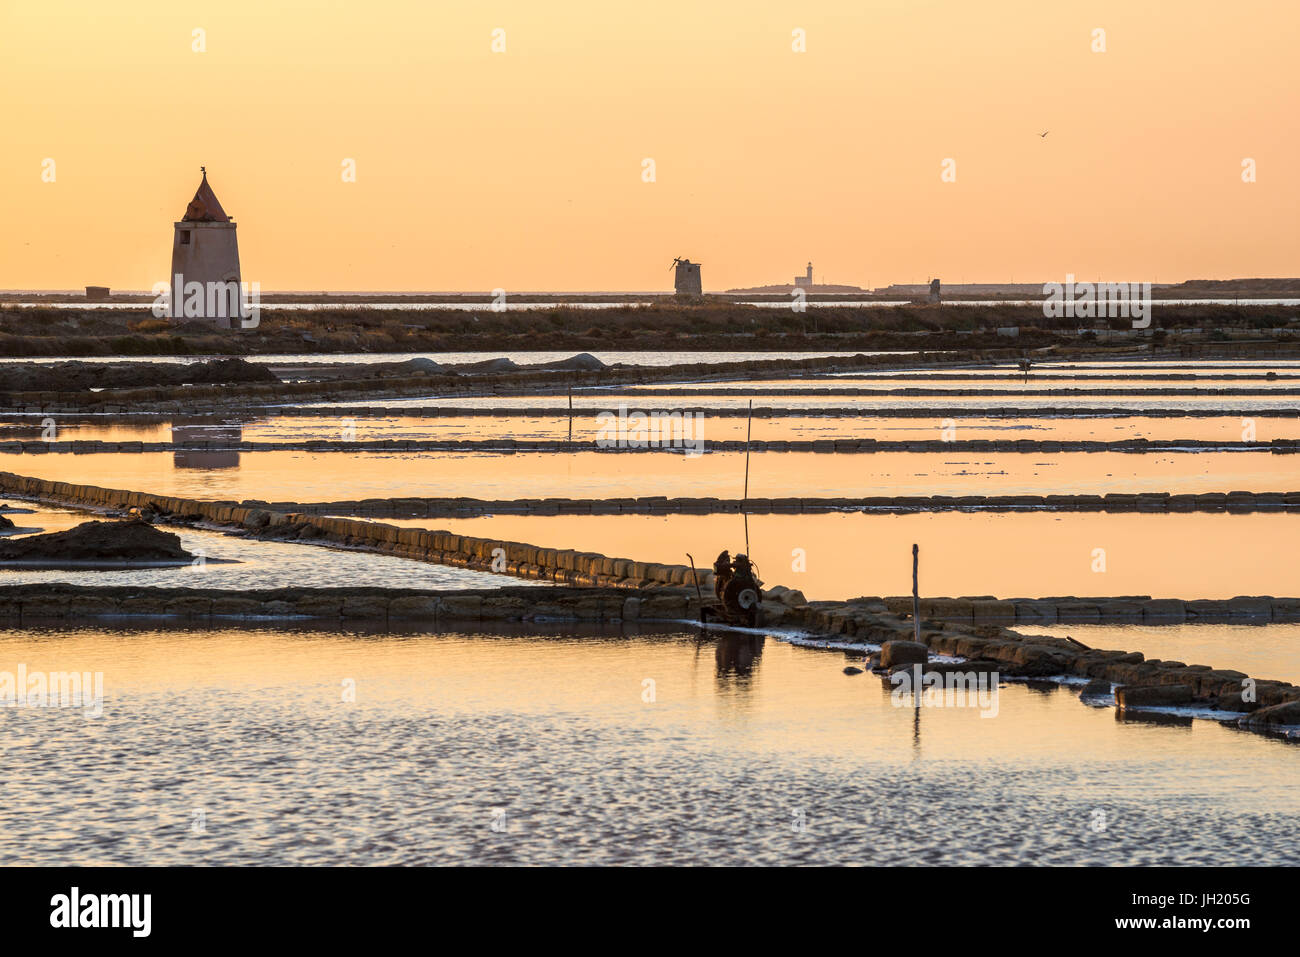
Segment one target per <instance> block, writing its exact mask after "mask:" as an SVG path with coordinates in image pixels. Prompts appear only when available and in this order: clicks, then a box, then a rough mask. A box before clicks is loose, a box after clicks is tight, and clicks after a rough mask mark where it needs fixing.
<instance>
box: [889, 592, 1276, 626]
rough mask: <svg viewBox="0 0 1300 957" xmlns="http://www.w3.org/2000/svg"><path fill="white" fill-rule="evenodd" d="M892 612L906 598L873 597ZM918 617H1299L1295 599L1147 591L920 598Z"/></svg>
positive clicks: (903, 610)
mask: <svg viewBox="0 0 1300 957" xmlns="http://www.w3.org/2000/svg"><path fill="white" fill-rule="evenodd" d="M878 600H879V601H880V602H881V604H882V605H883V607H885V608H886V609H888V610H889V611H890V612H893V613H894V614H898V615H906V614H910V612H911V609H912V598H911V596H910V595H908V596H900V597H895V598H883V599H878ZM921 615H922V616H923V617H925V618H930V619H934V620H936V621H948V622H954V623H956V624H963V625H1007V626H1012V625H1020V626H1024V625H1055V624H1062V625H1088V624H1092V625H1099V624H1147V625H1175V624H1182V623H1184V622H1186V623H1190V624H1196V623H1212V624H1222V623H1229V622H1238V623H1251V624H1263V623H1266V622H1295V621H1300V598H1275V597H1273V596H1271V595H1239V596H1237V597H1236V598H1223V599H1195V600H1184V599H1181V598H1152V597H1150V596H1149V595H1131V596H1125V597H1109V596H1108V597H1093V598H1087V597H1085V598H1080V597H1075V596H1065V597H1060V598H1005V599H998V598H991V597H987V596H986V597H977V598H922V599H921Z"/></svg>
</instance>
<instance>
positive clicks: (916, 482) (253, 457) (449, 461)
mask: <svg viewBox="0 0 1300 957" xmlns="http://www.w3.org/2000/svg"><path fill="white" fill-rule="evenodd" d="M755 431H756V433H757V432H758V429H757V428H756V429H755ZM706 440H707V436H706ZM1296 469H1297V459H1296V457H1295V456H1293V455H1275V454H1273V453H1271V452H1159V453H1148V454H1137V453H1125V452H1066V453H1056V454H1051V453H1043V452H971V451H964V450H960V449H955V450H953V451H952V452H875V453H858V454H842V455H831V454H819V453H815V452H756V453H754V454H753V455H752V456H751V466H750V479H749V495H750V497H752V498H768V497H771V498H782V497H809V498H813V497H861V496H884V495H953V496H957V495H1023V494H1035V495H1045V494H1057V493H1087V494H1106V493H1108V492H1123V493H1133V492H1147V491H1150V492H1178V493H1194V492H1230V491H1235V490H1238V489H1245V490H1248V491H1260V492H1264V491H1267V492H1286V491H1291V490H1293V489H1294V488H1295V487H1296V485H1297V484H1300V483H1298V482H1297V476H1296ZM0 470H5V471H10V472H16V473H18V474H20V475H34V476H38V477H40V478H46V479H51V480H53V481H64V482H74V483H82V484H91V485H99V486H105V487H108V488H120V489H139V490H144V491H150V492H156V493H159V494H162V495H178V496H184V497H188V498H206V499H233V500H237V501H238V500H242V499H262V500H265V501H298V502H319V501H336V500H339V499H362V498H388V497H398V498H403V497H411V496H465V497H470V498H488V499H492V498H506V499H514V498H548V497H565V498H620V497H637V496H651V495H664V496H668V497H677V496H717V497H719V498H736V499H738V498H740V497H741V495H742V493H743V491H744V479H745V453H744V452H709V453H708V454H703V455H694V456H692V455H685V454H682V453H680V452H669V451H650V452H627V451H624V452H614V451H609V452H601V451H592V452H519V453H506V454H498V453H483V452H426V453H415V452H361V453H354V454H348V453H342V452H303V451H298V452H291V451H277V452H228V453H227V452H218V453H193V452H184V453H173V452H144V453H138V454H121V455H119V454H114V453H94V454H87V455H74V454H70V453H68V454H35V455H27V454H12V453H4V454H0Z"/></svg>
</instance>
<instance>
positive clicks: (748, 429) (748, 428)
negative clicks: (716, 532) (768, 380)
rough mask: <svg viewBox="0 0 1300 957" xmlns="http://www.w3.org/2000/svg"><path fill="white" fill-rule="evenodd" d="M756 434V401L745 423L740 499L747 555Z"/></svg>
mask: <svg viewBox="0 0 1300 957" xmlns="http://www.w3.org/2000/svg"><path fill="white" fill-rule="evenodd" d="M753 434H754V400H753V399H750V400H749V416H748V418H747V420H746V422H745V493H744V495H743V496H742V497H741V499H740V513H741V515H743V516H744V519H745V554H746V555H748V554H749V438H750V436H751V435H753Z"/></svg>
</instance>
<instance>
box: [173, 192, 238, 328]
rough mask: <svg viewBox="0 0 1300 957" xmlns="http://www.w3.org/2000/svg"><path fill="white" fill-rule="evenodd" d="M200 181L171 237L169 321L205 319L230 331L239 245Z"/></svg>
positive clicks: (228, 221) (230, 224)
mask: <svg viewBox="0 0 1300 957" xmlns="http://www.w3.org/2000/svg"><path fill="white" fill-rule="evenodd" d="M199 169H200V170H201V171H202V173H203V181H202V182H201V183H199V188H198V191H197V192H195V194H194V198H193V199H192V200H190V204H189V206H187V207H186V208H185V215H184V216H183V217H182V218H181V221H180V222H179V223H176V224H175V227H176V233H175V236H174V237H173V239H172V273H171V287H172V293H171V314H172V318H173V319H208V320H211V321H212V322H213V323H214V324H215V326H216V327H217V328H218V329H229V328H230V320H231V319H232V318H235V317H238V316H239V315H240V295H239V288H240V287H239V243H238V241H237V240H236V239H235V223H234V221H233V220H232V219H231V218H230V217H229V216H227V215H226V211H225V210H224V209H222V208H221V203H219V202H217V196H216V194H215V193H214V192H212V187H211V186H209V185H208V170H207V167H199Z"/></svg>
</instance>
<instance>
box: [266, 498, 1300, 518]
mask: <svg viewBox="0 0 1300 957" xmlns="http://www.w3.org/2000/svg"><path fill="white" fill-rule="evenodd" d="M241 504H243V505H245V506H255V507H257V508H264V509H274V510H276V511H281V512H299V513H303V514H317V515H373V516H377V517H388V518H464V517H472V516H476V515H493V514H497V515H712V514H719V513H739V512H742V511H744V512H746V513H748V514H750V515H767V514H813V513H820V512H843V511H878V512H945V511H961V510H976V511H984V512H987V511H1035V510H1048V511H1059V512H1224V511H1231V512H1256V511H1258V512H1266V511H1290V510H1293V509H1297V508H1300V492H1205V493H1201V494H1188V495H1171V494H1170V493H1168V492H1148V493H1143V494H1108V495H962V496H949V495H887V496H872V497H866V498H750V499H743V500H742V499H738V498H733V499H726V498H712V497H708V498H668V497H666V496H662V495H648V496H641V497H639V498H604V499H588V498H524V499H478V498H368V499H359V500H358V499H341V500H339V501H335V502H308V503H297V502H261V501H245V502H243V503H241Z"/></svg>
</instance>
